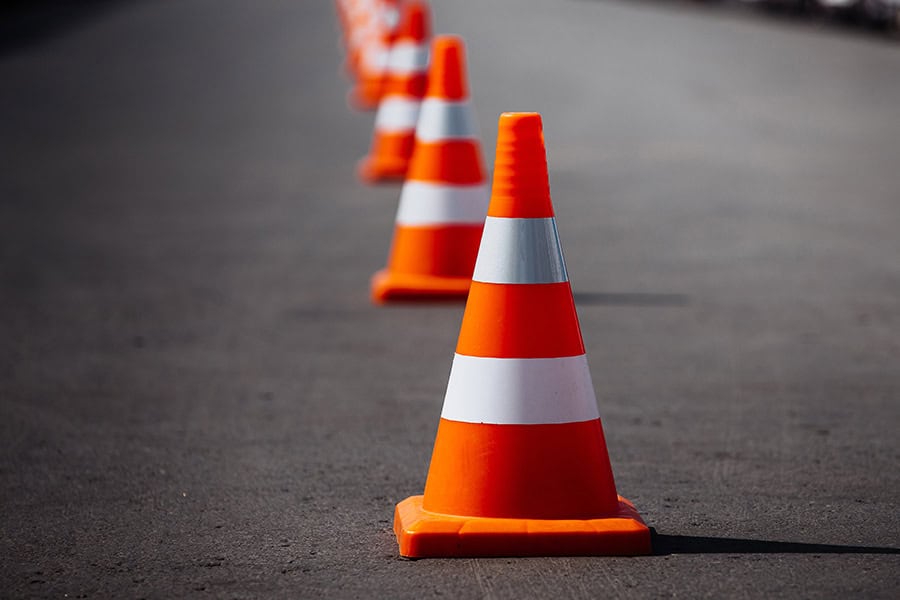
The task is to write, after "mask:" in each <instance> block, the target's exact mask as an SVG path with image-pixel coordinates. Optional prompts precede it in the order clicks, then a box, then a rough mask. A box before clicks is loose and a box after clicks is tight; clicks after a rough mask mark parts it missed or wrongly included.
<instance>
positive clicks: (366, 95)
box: [347, 84, 381, 112]
mask: <svg viewBox="0 0 900 600" xmlns="http://www.w3.org/2000/svg"><path fill="white" fill-rule="evenodd" d="M379 102H381V93H380V92H379V91H377V90H376V89H373V87H372V86H368V87H366V86H364V85H362V84H358V85H357V86H356V87H355V88H353V89H352V90H350V91H349V92H348V93H347V104H348V105H349V106H350V108H352V109H354V110H358V111H360V112H372V111H375V110H377V109H378V103H379Z"/></svg>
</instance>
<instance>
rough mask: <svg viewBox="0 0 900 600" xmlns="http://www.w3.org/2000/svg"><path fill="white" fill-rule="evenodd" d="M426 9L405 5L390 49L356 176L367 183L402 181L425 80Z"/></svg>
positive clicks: (421, 5) (415, 4)
mask: <svg viewBox="0 0 900 600" xmlns="http://www.w3.org/2000/svg"><path fill="white" fill-rule="evenodd" d="M428 13H429V11H428V5H427V4H425V3H424V2H418V1H411V2H409V3H407V4H405V5H404V14H403V17H404V19H403V21H402V23H401V25H400V30H399V33H398V34H397V39H396V41H395V42H394V45H393V46H391V52H390V56H389V57H388V64H387V72H386V74H385V87H384V96H383V97H382V99H381V103H380V104H379V105H378V112H377V113H376V115H375V134H374V138H373V140H372V149H371V150H370V151H369V155H368V156H367V157H366V158H364V159H363V160H362V161H361V162H360V165H359V176H360V178H361V179H362V180H363V181H367V182H370V183H374V182H379V181H389V180H403V177H404V176H405V175H406V169H407V167H408V166H409V159H410V156H412V151H413V144H414V143H415V135H416V121H417V120H418V118H419V107H420V105H421V103H422V97H423V96H425V85H426V81H427V77H428V39H429V38H430V37H431V25H430V23H429V20H430V19H429V16H428Z"/></svg>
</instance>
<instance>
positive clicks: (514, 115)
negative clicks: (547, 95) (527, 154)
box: [497, 112, 544, 139]
mask: <svg viewBox="0 0 900 600" xmlns="http://www.w3.org/2000/svg"><path fill="white" fill-rule="evenodd" d="M543 130H544V126H543V122H542V121H541V115H540V113H536V112H505V113H503V114H501V115H500V121H499V123H498V125H497V135H498V136H503V137H504V138H513V139H523V138H533V137H540V136H542V134H543Z"/></svg>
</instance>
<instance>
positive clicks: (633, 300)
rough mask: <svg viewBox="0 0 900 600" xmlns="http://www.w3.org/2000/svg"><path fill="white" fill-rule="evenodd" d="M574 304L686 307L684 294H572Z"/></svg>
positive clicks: (688, 302) (687, 302) (686, 299)
mask: <svg viewBox="0 0 900 600" xmlns="http://www.w3.org/2000/svg"><path fill="white" fill-rule="evenodd" d="M572 296H573V297H574V298H575V304H586V305H594V306H647V307H656V306H687V305H688V304H690V300H691V299H690V297H688V296H685V295H684V294H644V293H639V292H607V293H603V292H573V293H572Z"/></svg>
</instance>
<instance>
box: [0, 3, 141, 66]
mask: <svg viewBox="0 0 900 600" xmlns="http://www.w3.org/2000/svg"><path fill="white" fill-rule="evenodd" d="M121 4H123V3H122V2H113V1H112V0H12V1H9V2H0V59H2V58H5V57H6V56H8V55H11V54H15V53H16V52H19V51H22V50H24V49H26V48H28V47H30V46H33V45H35V44H39V43H41V42H44V41H47V40H49V39H52V38H54V37H57V36H59V35H62V34H64V33H66V32H68V31H70V30H72V29H75V28H76V27H77V26H78V25H81V24H83V23H85V22H86V21H87V20H89V19H90V18H93V17H96V16H99V15H100V14H101V13H102V12H104V11H105V10H107V9H110V8H112V7H113V6H115V5H121Z"/></svg>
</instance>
